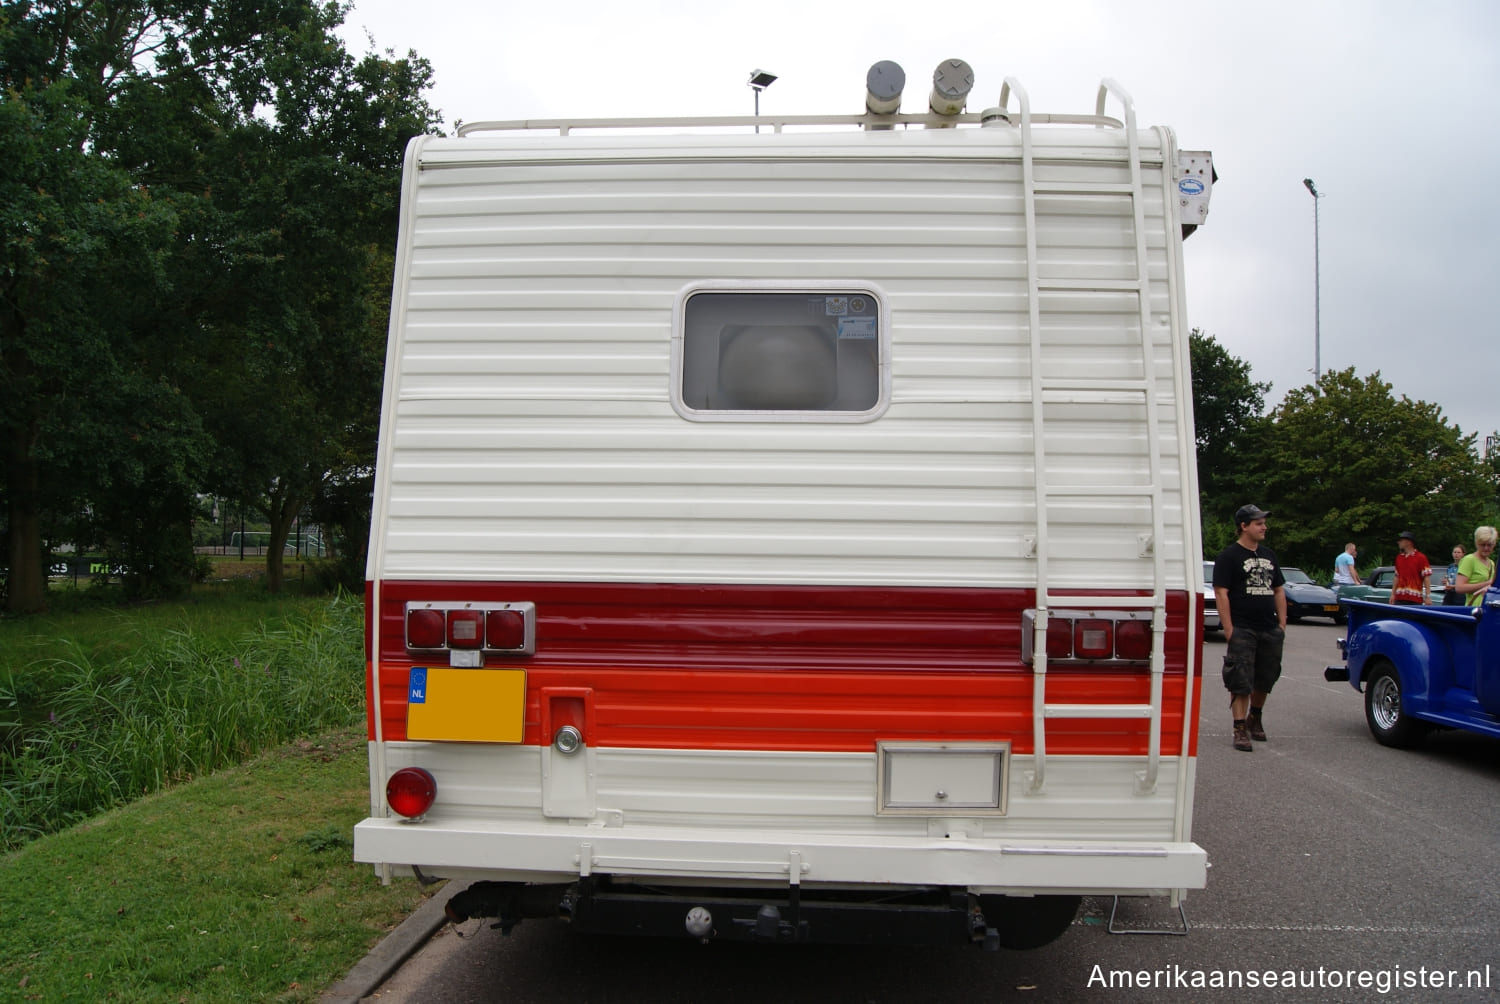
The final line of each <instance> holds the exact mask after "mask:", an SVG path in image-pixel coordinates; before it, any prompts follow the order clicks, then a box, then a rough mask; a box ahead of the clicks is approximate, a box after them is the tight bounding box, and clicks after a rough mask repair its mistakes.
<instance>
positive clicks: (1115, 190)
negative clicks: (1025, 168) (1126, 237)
mask: <svg viewBox="0 0 1500 1004" xmlns="http://www.w3.org/2000/svg"><path fill="white" fill-rule="evenodd" d="M1032 190H1033V191H1034V192H1036V194H1038V195H1131V196H1133V195H1135V188H1134V187H1133V186H1132V185H1131V184H1130V183H1129V182H1123V181H1122V182H1109V181H1072V182H1068V181H1039V182H1037V183H1036V184H1035V185H1034V186H1032Z"/></svg>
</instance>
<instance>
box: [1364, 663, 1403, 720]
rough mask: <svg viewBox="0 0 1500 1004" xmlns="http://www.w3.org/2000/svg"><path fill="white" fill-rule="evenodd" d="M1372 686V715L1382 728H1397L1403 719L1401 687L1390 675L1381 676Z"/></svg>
mask: <svg viewBox="0 0 1500 1004" xmlns="http://www.w3.org/2000/svg"><path fill="white" fill-rule="evenodd" d="M1370 686H1371V688H1372V689H1371V692H1370V716H1371V717H1372V718H1374V719H1375V724H1376V725H1378V726H1380V727H1381V728H1382V729H1392V728H1395V726H1396V723H1397V722H1398V721H1400V720H1401V687H1400V686H1399V685H1398V684H1397V683H1396V681H1395V680H1393V679H1391V678H1390V677H1389V676H1382V677H1380V679H1378V680H1376V681H1375V682H1374V683H1373V684H1371V685H1370Z"/></svg>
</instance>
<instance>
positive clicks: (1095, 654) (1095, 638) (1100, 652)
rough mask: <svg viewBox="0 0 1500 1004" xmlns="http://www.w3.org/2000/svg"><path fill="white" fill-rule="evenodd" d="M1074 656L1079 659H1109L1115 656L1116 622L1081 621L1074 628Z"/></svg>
mask: <svg viewBox="0 0 1500 1004" xmlns="http://www.w3.org/2000/svg"><path fill="white" fill-rule="evenodd" d="M1073 654H1074V655H1075V656H1077V657H1078V658H1079V659H1108V658H1110V657H1111V656H1113V655H1114V654H1115V630H1114V621H1106V620H1080V621H1079V622H1078V623H1077V624H1076V625H1074V627H1073Z"/></svg>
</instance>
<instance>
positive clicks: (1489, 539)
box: [1474, 526, 1496, 547]
mask: <svg viewBox="0 0 1500 1004" xmlns="http://www.w3.org/2000/svg"><path fill="white" fill-rule="evenodd" d="M1495 537H1496V533H1495V528H1494V527H1492V526H1481V527H1480V528H1479V529H1477V530H1475V531H1474V546H1475V547H1478V546H1479V545H1480V544H1493V543H1494V542H1495Z"/></svg>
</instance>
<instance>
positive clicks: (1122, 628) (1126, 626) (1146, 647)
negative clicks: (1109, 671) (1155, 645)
mask: <svg viewBox="0 0 1500 1004" xmlns="http://www.w3.org/2000/svg"><path fill="white" fill-rule="evenodd" d="M1115 657H1116V658H1118V659H1129V660H1131V661H1132V662H1146V661H1147V660H1149V659H1150V658H1151V622H1150V621H1120V622H1119V623H1118V624H1116V625H1115Z"/></svg>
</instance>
